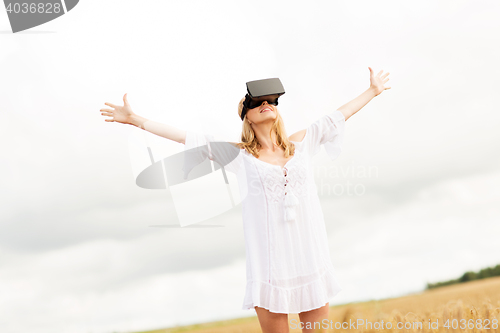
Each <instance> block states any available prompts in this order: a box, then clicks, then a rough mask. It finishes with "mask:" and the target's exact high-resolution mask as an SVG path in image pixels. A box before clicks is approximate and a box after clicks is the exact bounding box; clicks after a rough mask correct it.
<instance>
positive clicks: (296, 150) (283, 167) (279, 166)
mask: <svg viewBox="0 0 500 333" xmlns="http://www.w3.org/2000/svg"><path fill="white" fill-rule="evenodd" d="M292 142H294V143H295V141H292ZM298 152H299V149H297V147H295V153H294V154H293V156H292V158H291V159H289V160H288V161H286V163H285V165H283V166H281V165H277V164H273V163H269V162H265V161H262V160H259V159H258V158H257V157H255V156H253V154H249V155H251V156H252V157H253V158H254V159H255V160H257V161H259V162H262V163H264V164H267V165H270V166H273V167H278V168H280V169H281V170H282V171H283V169H285V168H286V166H287V165H288V164H289V163H290V162H291V161H292V160H293V159H294V158H295V156H297V153H298Z"/></svg>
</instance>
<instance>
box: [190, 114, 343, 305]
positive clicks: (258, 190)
mask: <svg viewBox="0 0 500 333" xmlns="http://www.w3.org/2000/svg"><path fill="white" fill-rule="evenodd" d="M344 132H345V117H344V115H343V114H342V112H340V111H338V110H335V111H332V112H330V113H327V114H325V115H324V116H322V117H321V118H319V119H318V120H316V121H315V122H313V123H312V124H310V125H309V126H308V127H307V131H306V134H305V137H304V138H303V140H302V141H301V142H296V141H292V142H293V143H294V144H295V155H294V156H293V157H292V158H291V159H289V160H288V162H287V163H286V164H285V166H284V167H283V168H282V167H281V166H278V165H274V164H270V163H267V162H264V161H261V160H259V159H257V158H256V157H255V156H253V155H252V154H250V153H248V152H247V151H246V150H245V149H239V148H238V150H239V154H238V155H237V157H236V158H234V159H233V158H231V162H230V163H228V164H227V165H225V170H227V171H229V172H232V173H234V174H236V175H237V176H238V177H237V179H238V183H239V187H240V188H244V189H245V190H244V192H245V197H244V199H242V201H241V203H242V213H243V217H242V219H243V227H244V237H245V250H246V290H245V296H244V299H243V305H242V309H245V310H246V309H253V308H254V307H255V306H259V307H262V308H265V309H267V310H269V311H270V312H275V313H287V314H291V313H300V312H303V311H309V310H313V309H317V308H319V307H322V306H324V305H325V304H326V303H327V302H329V301H330V300H331V299H332V298H334V297H335V296H336V295H337V294H338V293H339V292H340V291H341V290H342V288H341V286H340V284H339V283H338V281H337V279H336V274H335V271H334V268H333V265H332V262H331V258H330V252H329V247H328V238H327V233H326V228H325V220H324V216H323V211H322V208H321V205H320V201H319V197H318V192H317V188H316V183H315V182H314V175H313V168H312V157H313V156H314V155H315V154H317V153H318V152H319V151H320V147H321V146H322V145H323V146H324V147H325V150H326V152H327V154H328V156H329V157H330V159H331V160H334V159H336V158H337V157H338V156H339V154H340V152H341V150H342V143H343V138H344ZM213 141H215V139H214V136H212V135H210V134H206V133H199V132H193V131H187V134H186V141H185V150H187V149H192V148H195V147H198V146H202V145H207V146H208V147H209V149H208V151H209V158H210V159H212V158H213V154H212V150H210V142H213ZM217 154H219V155H220V154H222V155H223V154H224V153H221V152H220V151H219V152H217ZM191 167H192V166H188V167H187V168H186V169H185V170H184V171H185V172H189V169H190V168H191ZM242 193H243V192H242Z"/></svg>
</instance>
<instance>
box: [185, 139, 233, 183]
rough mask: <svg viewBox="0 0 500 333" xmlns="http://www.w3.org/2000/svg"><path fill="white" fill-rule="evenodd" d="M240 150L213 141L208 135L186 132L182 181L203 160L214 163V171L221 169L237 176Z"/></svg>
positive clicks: (227, 144) (224, 143)
mask: <svg viewBox="0 0 500 333" xmlns="http://www.w3.org/2000/svg"><path fill="white" fill-rule="evenodd" d="M242 156H243V154H241V149H240V148H238V147H235V146H234V145H233V144H231V143H229V142H225V141H218V140H215V137H214V136H213V135H211V134H208V133H203V132H194V131H186V139H185V143H184V165H183V167H182V170H183V171H184V179H187V177H188V174H189V172H190V171H191V170H192V169H193V168H194V167H195V166H197V165H198V164H200V163H202V162H203V161H204V160H205V159H207V158H208V159H210V160H212V161H214V162H215V163H214V166H215V168H216V169H219V168H221V167H223V168H224V170H226V171H229V172H232V173H235V174H237V173H238V171H239V170H240V166H241V163H242Z"/></svg>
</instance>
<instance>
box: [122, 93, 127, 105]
mask: <svg viewBox="0 0 500 333" xmlns="http://www.w3.org/2000/svg"><path fill="white" fill-rule="evenodd" d="M123 104H124V105H128V101H127V93H125V95H123Z"/></svg>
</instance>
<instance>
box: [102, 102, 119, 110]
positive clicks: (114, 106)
mask: <svg viewBox="0 0 500 333" xmlns="http://www.w3.org/2000/svg"><path fill="white" fill-rule="evenodd" d="M104 104H106V105H107V106H111V107H112V108H115V109H116V108H117V107H118V106H116V105H114V104H111V103H104Z"/></svg>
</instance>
